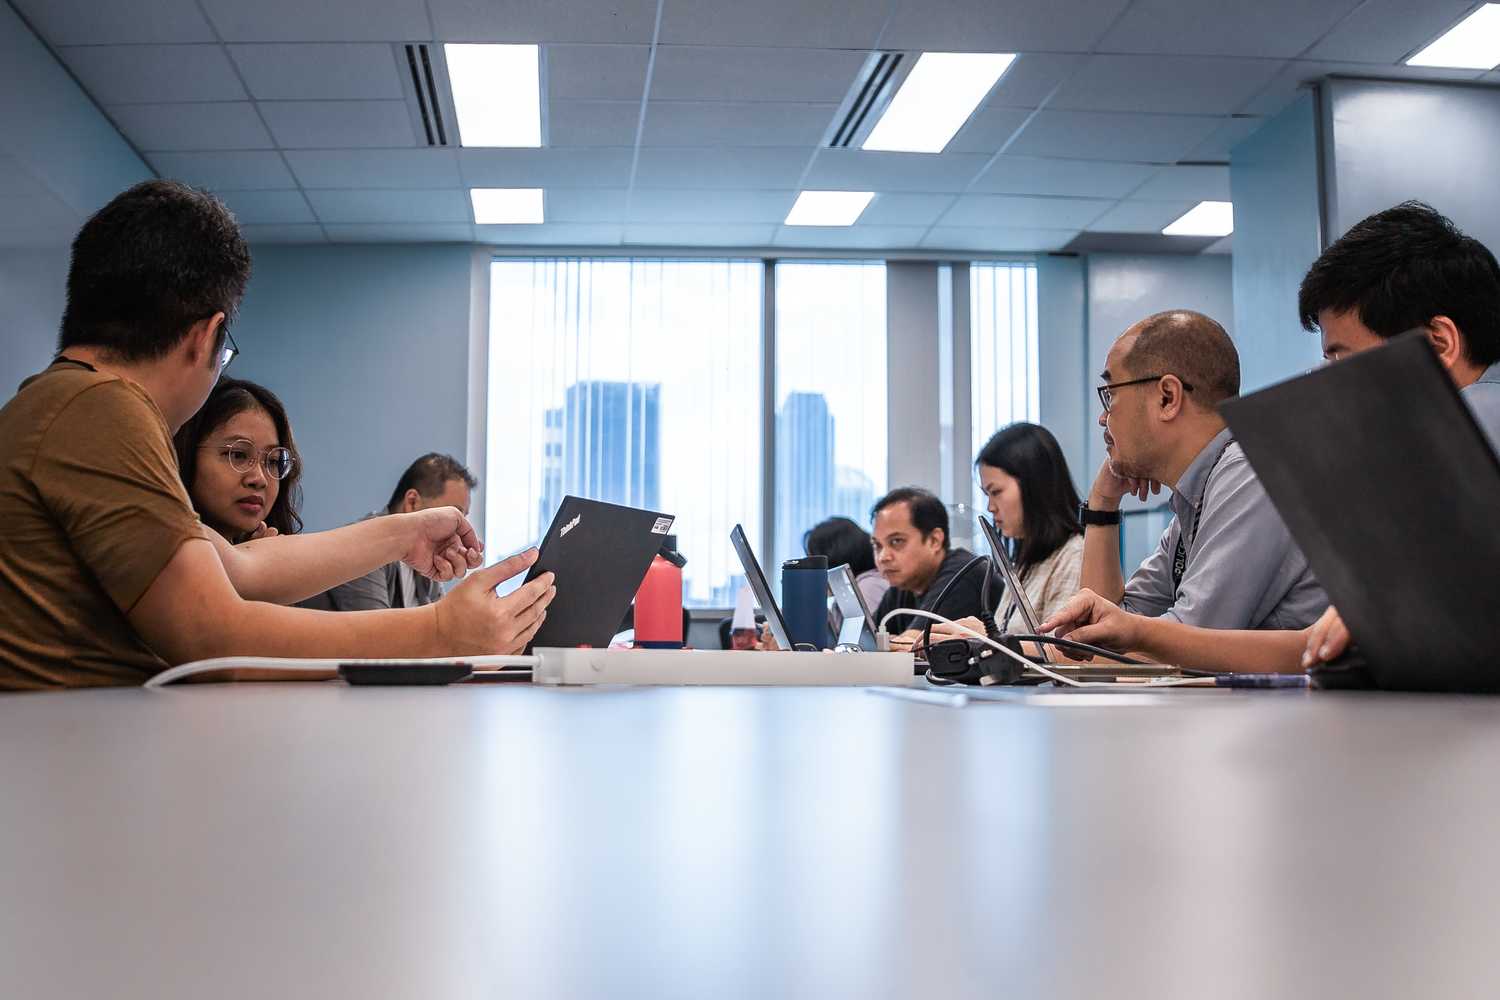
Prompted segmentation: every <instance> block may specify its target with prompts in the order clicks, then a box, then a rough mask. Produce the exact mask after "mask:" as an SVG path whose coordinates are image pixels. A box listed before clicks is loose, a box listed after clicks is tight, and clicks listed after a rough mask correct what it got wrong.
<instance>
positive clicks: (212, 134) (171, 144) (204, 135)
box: [109, 101, 272, 151]
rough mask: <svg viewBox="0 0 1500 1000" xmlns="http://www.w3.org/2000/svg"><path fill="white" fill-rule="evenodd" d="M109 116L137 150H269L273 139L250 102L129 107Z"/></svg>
mask: <svg viewBox="0 0 1500 1000" xmlns="http://www.w3.org/2000/svg"><path fill="white" fill-rule="evenodd" d="M109 115H110V117H111V118H112V119H114V122H115V124H116V125H118V126H119V128H120V131H122V132H124V133H125V137H126V138H127V139H129V140H130V141H131V142H132V143H134V144H135V147H136V148H137V149H141V150H148V151H155V150H185V149H205V150H206V149H267V148H269V147H270V146H271V145H272V143H271V136H270V134H269V133H268V132H267V131H266V127H265V126H264V125H262V124H261V121H260V116H259V115H257V114H256V113H255V106H254V105H253V104H251V103H250V102H249V101H239V102H234V103H226V104H127V105H122V106H120V107H117V108H111V109H110V110H109Z"/></svg>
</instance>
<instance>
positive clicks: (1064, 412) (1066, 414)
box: [1036, 255, 1093, 495]
mask: <svg viewBox="0 0 1500 1000" xmlns="http://www.w3.org/2000/svg"><path fill="white" fill-rule="evenodd" d="M1085 264H1086V260H1085V258H1083V257H1066V256H1061V255H1059V256H1053V255H1045V256H1041V257H1038V258H1037V262H1036V271H1037V274H1036V288H1037V354H1038V364H1037V377H1038V378H1039V379H1040V380H1041V385H1040V387H1039V392H1038V396H1039V398H1038V402H1039V404H1040V407H1039V408H1040V411H1041V421H1042V426H1044V427H1046V428H1047V429H1048V430H1050V431H1051V432H1052V434H1053V436H1054V437H1056V438H1057V443H1058V444H1059V445H1061V446H1062V450H1063V455H1064V456H1065V457H1066V458H1067V460H1068V469H1069V471H1070V472H1072V473H1073V483H1074V485H1075V486H1076V487H1077V488H1078V490H1079V495H1083V494H1084V493H1085V491H1087V490H1088V487H1089V483H1090V481H1091V477H1092V475H1093V470H1092V469H1090V468H1089V467H1088V461H1089V459H1088V454H1089V452H1088V441H1089V437H1090V435H1091V433H1092V430H1091V428H1092V427H1093V425H1092V424H1091V423H1090V415H1091V414H1090V410H1089V399H1091V398H1092V395H1093V394H1092V393H1091V392H1089V386H1090V384H1091V383H1090V382H1089V379H1090V377H1091V373H1090V372H1089V367H1088V332H1087V331H1088V327H1087V323H1088V294H1087V287H1088V282H1087V271H1086V267H1085Z"/></svg>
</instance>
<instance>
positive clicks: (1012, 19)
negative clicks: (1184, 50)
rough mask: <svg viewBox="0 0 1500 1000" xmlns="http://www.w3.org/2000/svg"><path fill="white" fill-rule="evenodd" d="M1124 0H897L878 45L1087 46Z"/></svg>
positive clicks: (951, 48) (950, 48) (972, 48)
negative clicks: (1066, 1) (1003, 0)
mask: <svg viewBox="0 0 1500 1000" xmlns="http://www.w3.org/2000/svg"><path fill="white" fill-rule="evenodd" d="M1128 3H1129V0H1069V2H1068V3H1059V2H1057V0H1005V2H1003V3H1000V2H997V0H900V2H899V4H898V6H897V8H896V12H895V14H894V15H892V17H891V22H890V24H889V25H888V26H887V27H886V29H885V32H884V34H882V35H881V36H880V45H881V47H883V48H894V49H923V50H926V51H929V52H1031V51H1044V52H1045V51H1052V52H1087V51H1088V50H1089V49H1090V48H1091V47H1092V46H1093V44H1094V43H1095V42H1096V41H1097V40H1098V39H1099V36H1100V35H1102V34H1104V31H1105V29H1107V28H1108V27H1109V25H1110V23H1111V22H1113V21H1114V19H1115V18H1116V17H1117V16H1118V15H1119V13H1120V11H1122V10H1124V9H1125V7H1126V5H1127V4H1128Z"/></svg>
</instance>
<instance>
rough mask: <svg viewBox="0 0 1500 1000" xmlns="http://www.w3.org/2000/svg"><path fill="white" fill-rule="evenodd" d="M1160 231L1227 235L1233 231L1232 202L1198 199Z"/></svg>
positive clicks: (1172, 233)
mask: <svg viewBox="0 0 1500 1000" xmlns="http://www.w3.org/2000/svg"><path fill="white" fill-rule="evenodd" d="M1161 232H1162V235H1163V236H1228V235H1229V234H1230V233H1232V232H1234V204H1233V203H1232V202H1227V201H1200V202H1198V204H1197V205H1195V206H1194V207H1193V208H1191V209H1189V210H1188V211H1187V212H1186V213H1185V214H1183V216H1182V217H1181V218H1180V219H1178V220H1177V221H1176V222H1174V223H1172V224H1171V225H1170V226H1168V227H1167V228H1166V229H1163V230H1162V231H1161Z"/></svg>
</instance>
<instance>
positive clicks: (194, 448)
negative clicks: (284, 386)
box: [172, 377, 302, 542]
mask: <svg viewBox="0 0 1500 1000" xmlns="http://www.w3.org/2000/svg"><path fill="white" fill-rule="evenodd" d="M257 408H259V409H262V410H265V411H266V413H268V414H269V415H270V417H271V423H273V424H275V425H276V437H277V439H278V440H279V441H280V442H281V446H282V447H283V448H285V449H286V450H287V451H290V452H291V453H292V472H291V475H289V476H287V477H286V478H285V479H283V480H282V481H281V488H280V490H279V491H278V492H277V494H276V502H275V503H273V504H272V505H271V509H270V510H269V511H267V512H266V517H265V522H266V525H267V527H271V528H275V529H276V530H277V532H279V533H280V534H283V535H295V534H297V533H298V532H299V531H301V530H302V455H301V453H300V452H298V451H297V442H296V441H295V440H294V439H293V438H292V421H291V419H290V418H288V417H287V415H286V407H285V406H283V405H282V403H281V399H280V397H278V396H277V395H276V393H274V392H272V391H271V390H270V389H267V388H266V387H265V386H263V385H258V384H256V383H255V382H246V381H244V380H243V379H237V378H222V377H221V378H220V379H219V381H218V382H217V383H215V385H214V389H213V392H210V393H209V394H208V399H206V400H205V401H204V403H203V405H202V406H201V407H199V409H198V412H197V413H195V414H193V415H192V417H190V418H189V419H188V422H187V423H185V424H183V425H182V427H181V428H179V429H178V431H177V433H176V435H174V436H173V438H172V444H173V446H174V447H175V448H176V449H177V470H178V475H180V476H181V477H182V484H183V485H184V486H186V487H187V488H188V490H189V491H190V492H191V490H192V488H193V480H194V479H197V478H198V455H199V452H200V448H199V446H200V445H202V444H203V442H204V441H205V440H206V439H207V438H208V437H209V436H210V435H212V434H213V432H214V431H216V430H218V429H219V428H220V427H223V426H224V425H225V424H227V423H228V422H229V420H230V418H231V417H234V416H235V415H236V414H240V413H244V412H245V411H246V410H254V409H257ZM230 541H231V542H235V541H238V539H235V538H231V539H230Z"/></svg>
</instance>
